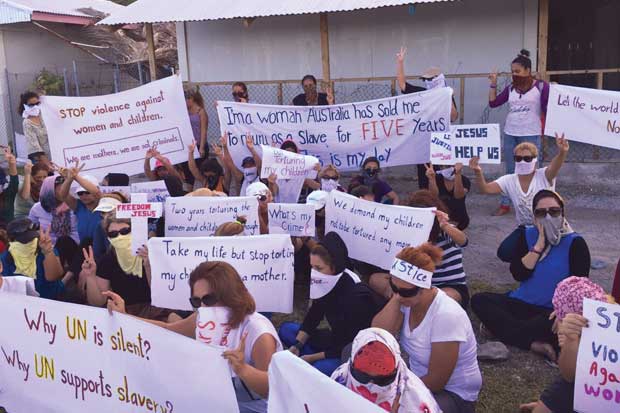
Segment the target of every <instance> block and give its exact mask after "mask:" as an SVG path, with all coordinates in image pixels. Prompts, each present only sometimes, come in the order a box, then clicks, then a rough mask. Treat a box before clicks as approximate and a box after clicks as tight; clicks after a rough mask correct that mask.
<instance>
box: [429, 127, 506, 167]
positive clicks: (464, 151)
mask: <svg viewBox="0 0 620 413" xmlns="http://www.w3.org/2000/svg"><path fill="white" fill-rule="evenodd" d="M501 152H502V151H501V137H500V132H499V125H498V124H496V123H492V124H484V125H452V127H451V130H450V133H441V132H439V133H433V134H431V152H430V154H431V158H430V161H431V163H432V164H433V165H454V164H456V163H459V162H460V163H464V164H467V163H468V162H469V160H470V159H471V158H480V163H481V164H500V163H501V161H502V158H501Z"/></svg>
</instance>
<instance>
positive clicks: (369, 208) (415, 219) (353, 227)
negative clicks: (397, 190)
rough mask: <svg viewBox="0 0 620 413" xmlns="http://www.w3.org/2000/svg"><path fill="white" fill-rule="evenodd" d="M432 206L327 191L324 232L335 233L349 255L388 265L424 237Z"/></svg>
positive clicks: (377, 264) (379, 265)
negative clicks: (390, 203) (415, 205)
mask: <svg viewBox="0 0 620 413" xmlns="http://www.w3.org/2000/svg"><path fill="white" fill-rule="evenodd" d="M434 210H435V208H410V207H406V206H397V205H384V204H379V203H377V202H371V201H365V200H363V199H359V198H356V197H354V196H352V195H349V194H345V193H343V192H339V191H331V192H330V193H329V198H328V200H327V205H326V208H325V233H328V232H330V231H335V232H336V233H338V235H340V237H342V239H343V241H344V242H345V244H347V248H348V250H349V256H350V257H351V258H353V259H356V260H359V261H363V262H367V263H369V264H373V265H376V266H378V267H381V268H383V269H389V268H391V267H392V263H393V262H394V257H395V256H396V254H397V253H398V252H399V251H400V250H402V249H403V248H405V247H408V246H413V247H415V246H417V245H420V244H422V243H424V242H426V241H428V236H429V234H430V232H431V228H432V227H433V222H434V220H435V214H434V213H433V211H434Z"/></svg>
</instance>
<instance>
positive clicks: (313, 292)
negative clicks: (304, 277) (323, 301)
mask: <svg viewBox="0 0 620 413" xmlns="http://www.w3.org/2000/svg"><path fill="white" fill-rule="evenodd" d="M340 277H342V273H340V274H337V275H325V274H322V273H320V272H318V271H317V270H315V269H312V271H310V298H311V299H313V300H316V299H318V298H321V297H325V296H326V295H327V294H329V292H330V291H331V290H333V289H334V287H335V286H336V284H338V280H340Z"/></svg>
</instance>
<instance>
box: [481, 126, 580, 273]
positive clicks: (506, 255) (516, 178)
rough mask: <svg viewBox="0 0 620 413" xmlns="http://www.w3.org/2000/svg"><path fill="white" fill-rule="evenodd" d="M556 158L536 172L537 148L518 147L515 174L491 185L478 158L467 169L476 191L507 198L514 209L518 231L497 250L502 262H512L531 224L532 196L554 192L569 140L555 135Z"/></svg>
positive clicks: (531, 146) (528, 146)
mask: <svg viewBox="0 0 620 413" xmlns="http://www.w3.org/2000/svg"><path fill="white" fill-rule="evenodd" d="M555 143H556V145H557V147H558V154H557V155H556V156H555V157H554V158H553V160H552V161H551V164H550V165H549V166H548V167H544V168H539V169H536V165H537V162H538V148H537V147H536V145H534V144H533V143H530V142H523V143H520V144H518V145H517V146H516V147H515V149H514V160H515V173H514V174H510V175H504V176H502V177H500V178H499V179H497V180H496V181H494V182H491V183H487V181H486V180H485V178H484V174H483V173H482V168H481V167H480V165H478V158H472V159H471V160H470V162H469V167H470V168H471V169H472V170H473V171H474V173H475V174H476V179H477V180H478V187H479V188H480V192H481V193H483V194H502V195H504V196H506V197H509V198H510V200H511V201H512V204H513V205H514V207H515V213H516V218H517V226H518V227H517V229H516V230H514V231H513V232H512V233H511V234H510V235H508V237H506V239H505V240H504V241H502V243H501V244H500V246H499V248H498V250H497V256H498V257H499V259H500V260H502V261H504V262H511V261H512V259H513V251H514V249H515V247H516V243H517V240H518V239H519V237H520V236H521V233H522V232H523V228H524V227H525V226H526V225H533V224H534V214H533V211H532V200H533V198H534V195H536V194H537V193H538V192H539V191H541V190H543V189H551V190H554V189H555V178H556V177H557V176H558V173H559V172H560V168H561V167H562V165H563V164H564V160H565V159H566V156H567V155H568V149H569V144H568V140H566V139H565V138H564V135H562V136H561V137H560V136H558V134H556V135H555Z"/></svg>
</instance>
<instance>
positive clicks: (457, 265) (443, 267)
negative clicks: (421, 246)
mask: <svg viewBox="0 0 620 413" xmlns="http://www.w3.org/2000/svg"><path fill="white" fill-rule="evenodd" d="M409 206H410V207H414V208H437V211H435V215H436V217H435V222H434V223H433V228H432V229H431V233H430V235H429V241H430V242H431V243H432V244H433V245H435V246H437V247H439V248H441V250H442V254H441V262H440V263H439V264H438V265H436V266H435V271H434V273H433V279H432V285H433V287H437V288H439V289H441V290H442V291H443V292H444V293H446V294H447V295H448V297H451V298H453V299H454V300H456V301H457V302H458V303H459V304H461V305H462V306H463V308H467V306H468V304H469V289H468V288H467V277H466V275H465V269H464V268H463V250H462V248H464V247H466V246H467V244H468V242H469V240H468V239H467V235H465V233H464V232H463V231H461V230H459V229H458V228H457V227H455V226H454V225H452V224H451V223H450V217H449V216H448V213H447V212H448V209H447V208H446V206H445V205H444V204H443V202H441V201H440V200H439V198H437V197H436V196H435V195H433V194H432V193H431V192H430V191H428V190H425V189H423V190H420V191H417V192H415V193H414V194H413V195H412V196H411V198H410V199H409ZM389 279H390V275H389V274H386V273H376V274H373V275H371V277H370V281H369V284H370V286H371V287H372V288H373V289H374V290H375V291H377V292H378V293H379V294H381V295H383V296H384V297H388V298H389V297H390V296H391V295H392V290H391V288H390V284H389Z"/></svg>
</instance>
